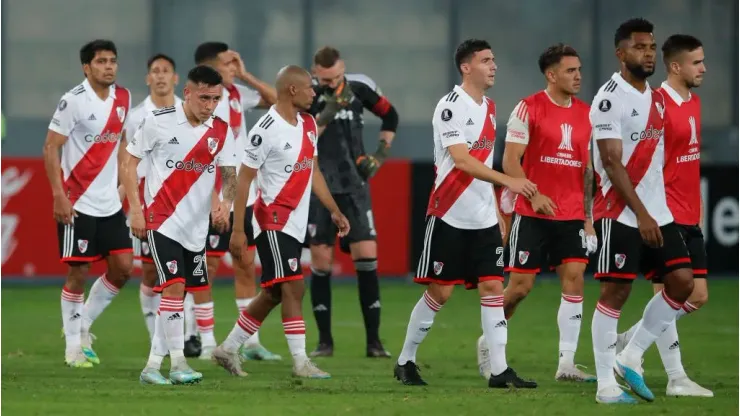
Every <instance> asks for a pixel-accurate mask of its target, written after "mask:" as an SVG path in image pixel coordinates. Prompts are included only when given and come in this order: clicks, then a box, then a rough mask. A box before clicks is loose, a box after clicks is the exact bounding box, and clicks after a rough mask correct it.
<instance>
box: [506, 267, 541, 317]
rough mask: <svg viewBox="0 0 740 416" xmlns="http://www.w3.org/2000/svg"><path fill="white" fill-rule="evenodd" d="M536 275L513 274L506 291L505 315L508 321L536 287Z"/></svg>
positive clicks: (510, 276) (510, 275)
mask: <svg viewBox="0 0 740 416" xmlns="http://www.w3.org/2000/svg"><path fill="white" fill-rule="evenodd" d="M535 276H536V275H535V274H529V273H527V274H525V273H516V272H511V273H510V274H509V283H508V284H507V285H506V290H505V291H504V314H505V315H506V319H511V317H512V316H513V315H514V311H516V307H517V306H518V305H519V303H520V302H521V301H523V300H524V298H526V297H527V295H528V294H529V292H531V291H532V288H533V287H534V281H535Z"/></svg>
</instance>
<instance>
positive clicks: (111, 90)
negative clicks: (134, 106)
mask: <svg viewBox="0 0 740 416" xmlns="http://www.w3.org/2000/svg"><path fill="white" fill-rule="evenodd" d="M82 85H83V86H84V87H85V94H87V98H89V99H91V100H100V97H98V94H95V90H93V87H92V85H90V82H89V81H88V80H87V78H85V80H84V81H82ZM108 97H109V98H110V97H113V99H114V100H115V99H116V84H115V83H113V84H111V85H110V87H108Z"/></svg>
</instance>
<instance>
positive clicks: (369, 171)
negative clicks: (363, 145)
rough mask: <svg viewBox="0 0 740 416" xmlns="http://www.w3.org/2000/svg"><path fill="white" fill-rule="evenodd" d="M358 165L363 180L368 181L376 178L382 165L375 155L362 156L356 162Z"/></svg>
mask: <svg viewBox="0 0 740 416" xmlns="http://www.w3.org/2000/svg"><path fill="white" fill-rule="evenodd" d="M355 163H356V164H357V170H358V171H359V172H360V176H362V179H364V180H368V179H370V178H372V177H373V176H375V174H376V173H377V172H378V169H380V165H381V163H380V162H379V161H378V159H377V158H376V157H375V156H373V155H362V156H360V157H358V158H357V161H356V162H355Z"/></svg>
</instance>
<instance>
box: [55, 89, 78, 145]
mask: <svg viewBox="0 0 740 416" xmlns="http://www.w3.org/2000/svg"><path fill="white" fill-rule="evenodd" d="M76 101H77V100H76V98H75V96H73V95H71V94H64V95H63V96H62V99H61V100H59V104H57V109H56V111H55V112H54V115H53V116H52V118H51V122H50V123H49V130H51V131H54V132H57V133H59V134H61V135H62V136H65V137H69V135H70V133H72V130H74V128H75V125H76V124H77V121H78V117H77V104H76Z"/></svg>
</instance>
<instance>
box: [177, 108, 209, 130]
mask: <svg viewBox="0 0 740 416" xmlns="http://www.w3.org/2000/svg"><path fill="white" fill-rule="evenodd" d="M183 105H184V103H181V104H175V117H177V124H185V123H187V122H188V117H187V116H186V115H185V110H183V108H182V106H183ZM203 124H204V125H205V126H206V127H208V128H209V129H210V128H212V127H213V117H211V118H209V119H208V120H206V121H204V122H203Z"/></svg>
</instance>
